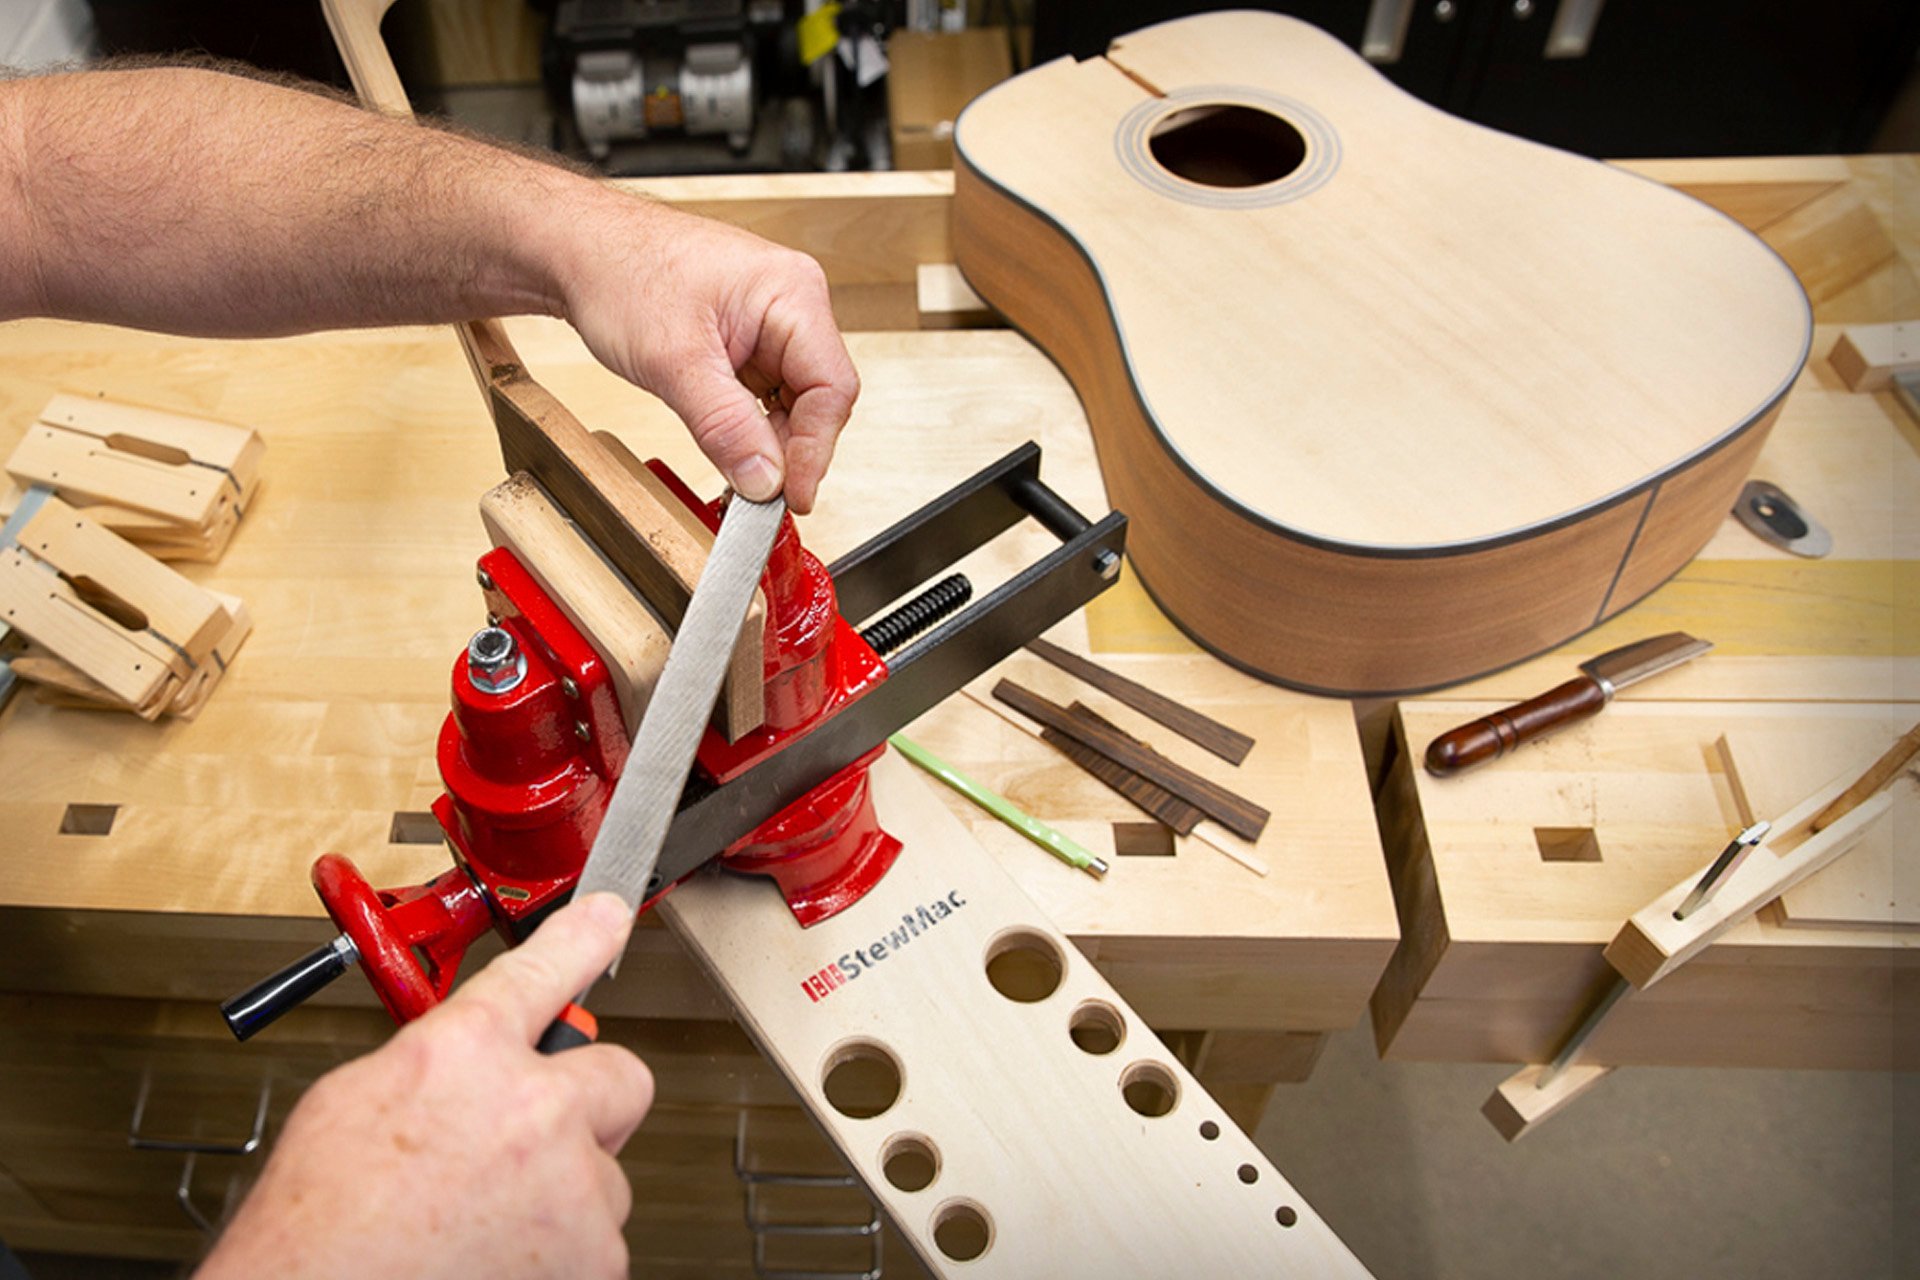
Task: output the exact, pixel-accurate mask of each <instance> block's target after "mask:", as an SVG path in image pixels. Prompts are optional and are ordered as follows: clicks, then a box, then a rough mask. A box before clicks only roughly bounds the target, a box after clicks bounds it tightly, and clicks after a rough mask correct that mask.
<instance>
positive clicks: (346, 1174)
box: [198, 894, 653, 1280]
mask: <svg viewBox="0 0 1920 1280" xmlns="http://www.w3.org/2000/svg"><path fill="white" fill-rule="evenodd" d="M632 926H633V913H632V912H631V911H629V910H628V909H627V906H626V904H625V903H624V902H622V901H620V899H619V898H617V897H615V896H613V895H612V894H593V895H591V896H589V897H587V898H584V899H582V900H580V901H579V902H576V903H573V904H572V905H570V906H567V907H565V908H564V909H562V910H560V911H558V912H556V913H555V914H554V915H553V917H552V918H551V919H549V920H548V921H547V922H546V923H545V924H543V925H542V926H541V927H540V928H539V930H538V931H537V932H535V934H534V935H533V937H532V938H530V939H528V940H527V941H526V942H525V943H524V944H522V945H521V946H519V947H517V948H515V949H514V950H512V951H510V952H508V953H507V954H506V955H504V956H501V957H500V958H499V959H497V960H495V961H494V962H493V963H492V964H490V965H488V966H487V967H486V968H485V969H483V970H481V971H480V972H479V973H478V974H475V975H474V977H473V978H471V979H470V980H469V981H468V982H466V983H465V984H464V985H463V986H461V987H460V989H459V990H457V991H456V992H454V994H453V996H452V998H451V999H449V1000H448V1001H447V1002H446V1003H445V1004H443V1005H441V1006H440V1007H439V1008H437V1009H435V1010H434V1011H433V1012H431V1013H429V1014H428V1015H427V1016H425V1017H424V1018H421V1019H420V1020H418V1021H417V1022H413V1023H410V1024H409V1025H407V1026H406V1027H404V1028H402V1029H401V1031H400V1032H399V1033H398V1034H397V1035H395V1036H394V1038H393V1039H392V1040H391V1041H389V1042H388V1043H387V1044H386V1045H385V1046H384V1047H382V1048H380V1049H379V1050H377V1051H375V1052H373V1053H371V1054H368V1055H367V1056H366V1057H364V1058H361V1059H359V1060H357V1061H355V1062H352V1063H349V1064H348V1065H346V1066H344V1067H341V1068H339V1069H338V1070H336V1071H334V1072H333V1073H331V1074H330V1075H328V1076H326V1077H324V1078H323V1079H321V1080H320V1082H319V1083H317V1084H315V1085H314V1086H313V1088H311V1089H309V1090H308V1091H307V1095H306V1097H304V1098H302V1099H301V1101H300V1105H299V1106H298V1107H296V1108H294V1111H293V1114H292V1115H291V1116H290V1117H289V1118H288V1120H287V1126H286V1130H285V1132H284V1133H283V1134H282V1135H281V1137H280V1139H279V1141H278V1142H277V1143H276V1144H275V1147H274V1151H273V1156H272V1158H271V1159H270V1160H269V1161H268V1162H267V1167H266V1171H265V1172H264V1173H263V1174H261V1177H260V1181H259V1182H258V1184H256V1185H255V1187H254V1189H253V1191H252V1193H251V1194H250V1195H249V1196H248V1197H247V1200H246V1203H245V1204H243V1205H242V1206H241V1208H240V1212H239V1214H238V1215H236V1217H235V1218H234V1220H233V1223H232V1225H231V1226H230V1227H229V1228H228V1229H227V1232H226V1234H225V1235H224V1236H223V1237H222V1239H221V1241H220V1243H219V1245H218V1246H217V1247H216V1248H215V1249H214V1251H213V1253H212V1255H211V1256H210V1257H209V1258H208V1259H207V1261H206V1263H205V1265H204V1266H203V1267H202V1268H201V1269H200V1271H199V1273H198V1276H199V1280H229V1278H230V1277H248V1278H249V1280H251V1278H253V1277H260V1276H274V1277H283V1278H284V1277H291V1278H294V1280H306V1278H307V1277H314V1278H315V1280H320V1278H323V1277H324V1278H325V1280H337V1278H338V1277H341V1276H355V1275H365V1276H406V1277H409V1278H410V1280H427V1278H432V1277H446V1278H447V1280H473V1277H475V1276H507V1275H510V1276H515V1277H522V1276H555V1277H593V1276H605V1277H613V1276H625V1275H626V1274H627V1248H626V1242H625V1241H624V1240H623V1239H622V1237H621V1234H620V1228H621V1225H622V1224H623V1223H624V1222H625V1221H626V1219H627V1212H628V1210H629V1209H630V1208H631V1207H632V1189H631V1188H630V1187H629V1186H628V1184H627V1179H626V1175H625V1174H623V1173H622V1172H621V1170H620V1167H619V1165H618V1164H616V1163H615V1162H614V1158H613V1157H614V1153H616V1152H618V1151H619V1150H620V1148H621V1146H622V1144H624V1143H625V1142H626V1140H627V1138H628V1136H629V1135H630V1134H632V1132H633V1131H634V1129H635V1127H636V1126H638V1125H639V1123H640V1120H641V1118H642V1117H643V1116H645V1115H646V1112H647V1108H648V1106H649V1105H651V1103H652V1101H653V1077H652V1075H651V1074H649V1073H648V1071H647V1068H646V1067H645V1065H643V1064H642V1063H641V1061H640V1060H639V1059H638V1058H636V1057H634V1056H633V1054H631V1053H629V1052H628V1051H627V1050H625V1049H622V1048H619V1047H618V1046H614V1045H597V1044H596V1045H590V1046H588V1047H586V1048H582V1049H573V1050H569V1051H567V1052H565V1053H562V1054H558V1055H555V1056H553V1057H541V1056H540V1055H539V1054H537V1053H535V1052H534V1050H533V1048H532V1045H533V1043H534V1041H535V1040H537V1039H538V1038H539V1036H540V1033H541V1032H542V1031H543V1030H545V1029H546V1026H547V1024H548V1023H549V1022H550V1021H552V1019H553V1017H554V1015H555V1014H557V1013H558V1012H559V1011H560V1009H561V1007H562V1006H563V1005H565V1004H566V1002H567V1001H568V1000H569V999H570V998H572V997H573V996H574V995H575V994H576V993H578V992H579V991H580V990H581V989H582V988H583V987H585V986H586V985H587V984H588V983H589V982H590V981H591V980H592V979H593V978H594V977H595V976H596V975H598V974H599V973H600V972H601V971H602V970H603V969H605V968H606V967H607V965H608V964H609V963H610V962H611V961H612V960H613V958H614V957H615V956H616V955H618V954H619V953H620V950H621V948H622V947H624V946H625V945H626V939H627V934H628V932H629V931H630V930H631V928H632Z"/></svg>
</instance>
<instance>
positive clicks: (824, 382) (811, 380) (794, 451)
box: [780, 313, 860, 515]
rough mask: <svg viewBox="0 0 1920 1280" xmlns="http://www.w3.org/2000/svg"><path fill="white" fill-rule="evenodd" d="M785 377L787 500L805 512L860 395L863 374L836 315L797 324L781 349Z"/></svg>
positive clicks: (822, 316) (782, 378)
mask: <svg viewBox="0 0 1920 1280" xmlns="http://www.w3.org/2000/svg"><path fill="white" fill-rule="evenodd" d="M780 381H781V383H782V385H783V386H785V387H786V389H787V393H786V396H785V397H784V401H785V404H786V406H787V422H786V428H787V431H786V437H787V449H786V464H787V503H788V505H789V506H791V507H792V508H793V509H794V510H795V511H796V512H798V513H800V514H802V515H805V514H806V513H807V512H808V511H810V510H812V509H813V499H814V494H815V492H816V491H817V490H818V488H819V485H820V479H821V477H822V476H824V475H825V474H826V471H827V464H828V463H830V462H831V461H832V460H833V446H834V442H835V441H836V440H837V439H838V438H839V435H840V430H841V428H842V427H844V426H846V425H847V419H848V417H849V416H851V415H852V413H853V402H854V400H855V399H856V398H858V396H859V394H860V375H859V374H858V373H856V372H855V371H854V367H853V359H852V357H850V356H849V355H848V354H847V347H846V344H845V343H844V342H842V341H841V339H840V333H839V331H838V330H837V329H835V328H834V327H833V319H832V315H831V313H826V314H824V315H820V316H815V317H809V318H808V321H807V322H805V323H800V324H797V325H795V326H794V327H793V329H792V331H791V333H790V335H789V336H788V338H787V341H786V342H785V344H784V347H783V349H782V350H781V352H780Z"/></svg>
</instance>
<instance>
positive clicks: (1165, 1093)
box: [1120, 1061, 1180, 1119]
mask: <svg viewBox="0 0 1920 1280" xmlns="http://www.w3.org/2000/svg"><path fill="white" fill-rule="evenodd" d="M1120 1096H1121V1097H1123V1098H1125V1099H1126V1100H1127V1105H1128V1106H1129V1107H1132V1108H1133V1110H1134V1111H1135V1112H1136V1113H1137V1114H1139V1115H1143V1116H1146V1117H1148V1118H1149V1119H1151V1118H1152V1117H1154V1116H1164V1115H1166V1114H1168V1113H1169V1112H1171V1111H1172V1110H1173V1109H1174V1108H1175V1107H1176V1106H1178V1105H1179V1104H1180V1082H1179V1081H1178V1080H1175V1079H1174V1078H1173V1072H1171V1071H1169V1070H1167V1069H1166V1068H1165V1067H1163V1066H1161V1065H1160V1064H1159V1063H1157V1062H1153V1061H1146V1062H1136V1063H1134V1064H1133V1065H1132V1066H1130V1067H1128V1068H1127V1069H1126V1070H1125V1071H1122V1072H1121V1073H1120Z"/></svg>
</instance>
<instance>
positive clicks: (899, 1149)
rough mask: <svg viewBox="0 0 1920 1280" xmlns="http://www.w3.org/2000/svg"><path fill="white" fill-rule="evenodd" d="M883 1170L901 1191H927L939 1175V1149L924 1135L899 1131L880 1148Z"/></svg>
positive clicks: (888, 1179)
mask: <svg viewBox="0 0 1920 1280" xmlns="http://www.w3.org/2000/svg"><path fill="white" fill-rule="evenodd" d="M880 1171H881V1172H882V1173H883V1174H885V1175H886V1178H887V1181H888V1182H889V1183H891V1184H892V1185H893V1186H894V1187H896V1188H898V1189H899V1190H901V1191H924V1190H926V1189H927V1188H928V1187H930V1186H932V1185H933V1180H934V1179H935V1178H937V1177H939V1176H940V1151H939V1149H938V1148H937V1147H935V1146H934V1145H933V1141H932V1139H930V1138H927V1137H925V1136H924V1135H922V1134H918V1133H897V1134H895V1135H894V1136H893V1137H891V1138H888V1139H887V1145H886V1146H884V1147H882V1148H881V1149H880Z"/></svg>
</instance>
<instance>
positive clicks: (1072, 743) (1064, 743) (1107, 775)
mask: <svg viewBox="0 0 1920 1280" xmlns="http://www.w3.org/2000/svg"><path fill="white" fill-rule="evenodd" d="M1040 740H1041V741H1042V742H1044V743H1046V744H1047V745H1048V746H1050V747H1052V748H1054V749H1055V750H1056V751H1058V752H1060V754H1061V755H1064V756H1065V757H1066V758H1067V759H1069V760H1071V761H1073V762H1074V763H1075V764H1077V765H1079V766H1080V767H1081V768H1082V769H1085V770H1086V771H1087V772H1088V773H1090V774H1092V775H1093V776H1094V777H1096V778H1098V779H1099V780H1100V781H1102V782H1104V783H1106V784H1107V785H1108V786H1109V787H1112V788H1113V789H1114V790H1115V791H1117V792H1119V793H1120V794H1121V795H1122V796H1124V797H1126V799H1128V800H1130V801H1132V802H1133V803H1134V804H1136V805H1138V806H1139V807H1140V811H1141V812H1142V813H1145V814H1146V815H1147V816H1148V817H1152V818H1158V819H1159V820H1160V821H1161V822H1164V823H1165V824H1166V825H1167V826H1169V827H1172V828H1173V829H1174V830H1175V831H1178V832H1179V833H1180V834H1181V835H1183V836H1185V835H1192V834H1193V829H1194V828H1195V827H1197V826H1199V825H1200V819H1202V818H1204V817H1206V816H1207V815H1206V814H1204V813H1202V812H1200V810H1198V809H1196V808H1195V807H1194V806H1192V805H1190V804H1188V803H1187V802H1186V801H1185V800H1182V799H1181V798H1180V797H1179V796H1176V795H1175V794H1173V792H1171V791H1168V790H1167V789H1166V788H1165V787H1161V786H1157V785H1155V784H1154V783H1151V782H1148V781H1147V780H1146V779H1145V778H1143V777H1141V776H1140V775H1139V774H1137V773H1135V772H1134V771H1133V770H1131V769H1129V768H1127V767H1126V766H1125V765H1123V764H1120V763H1119V762H1118V761H1114V760H1109V759H1107V758H1106V757H1105V756H1103V755H1101V754H1100V753H1099V752H1098V751H1095V750H1094V749H1093V748H1092V747H1089V746H1088V745H1086V744H1085V743H1084V742H1079V741H1076V740H1075V739H1073V738H1070V737H1068V736H1067V735H1066V734H1064V733H1062V732H1060V731H1059V730H1058V729H1055V728H1052V727H1051V726H1049V727H1047V728H1043V729H1041V730H1040Z"/></svg>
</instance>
